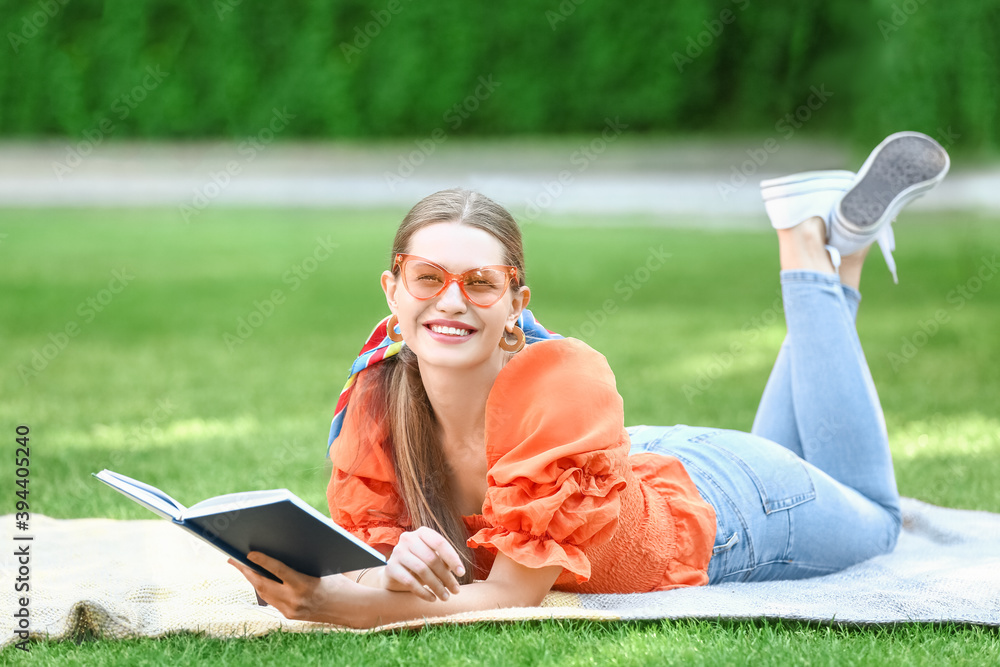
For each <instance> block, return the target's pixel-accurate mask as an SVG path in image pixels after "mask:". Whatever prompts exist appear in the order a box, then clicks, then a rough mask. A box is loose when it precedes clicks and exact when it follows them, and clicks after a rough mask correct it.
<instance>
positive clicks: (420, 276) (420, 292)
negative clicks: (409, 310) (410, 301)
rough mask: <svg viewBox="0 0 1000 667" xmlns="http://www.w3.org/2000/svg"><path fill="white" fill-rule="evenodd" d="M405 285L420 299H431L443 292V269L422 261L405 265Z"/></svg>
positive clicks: (409, 262)
mask: <svg viewBox="0 0 1000 667" xmlns="http://www.w3.org/2000/svg"><path fill="white" fill-rule="evenodd" d="M403 284H404V285H406V289H407V291H408V292H409V293H410V294H412V295H413V296H415V297H416V298H418V299H429V298H431V297H432V296H434V295H435V294H437V293H438V292H440V291H441V286H442V285H444V274H443V273H441V269H439V268H437V267H436V266H433V265H432V264H428V263H427V262H421V261H413V260H411V261H408V262H404V263H403Z"/></svg>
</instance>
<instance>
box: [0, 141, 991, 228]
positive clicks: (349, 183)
mask: <svg viewBox="0 0 1000 667" xmlns="http://www.w3.org/2000/svg"><path fill="white" fill-rule="evenodd" d="M605 136H608V137H610V139H609V140H605V139H604V138H602V137H601V135H599V134H598V135H592V136H590V137H579V138H573V137H561V138H549V137H539V138H538V139H504V140H482V139H479V140H474V139H464V138H455V137H452V138H447V137H446V138H445V139H444V140H443V141H442V142H440V143H436V142H435V141H433V140H432V139H431V138H430V137H428V138H427V139H424V140H419V139H418V140H408V141H407V140H394V141H375V142H338V143H330V142H308V143H307V142H302V143H296V142H275V143H273V144H270V145H267V144H263V143H259V142H256V141H254V140H252V139H248V141H244V142H215V143H139V142H136V143H130V142H118V143H109V144H105V145H98V146H91V145H89V144H87V143H86V142H81V143H79V144H76V145H72V144H68V143H65V142H58V141H53V142H43V143H16V142H7V143H3V144H0V207H22V206H26V207H35V206H60V207H80V206H82V207H90V206H111V207H125V206H148V205H152V206H176V207H178V209H179V211H180V212H181V213H182V215H183V214H184V211H185V210H186V211H187V214H188V216H189V217H190V216H192V215H197V213H199V212H200V211H201V210H204V209H205V208H208V207H214V206H262V205H263V206H275V207H315V208H324V207H337V208H373V207H385V208H408V207H410V206H412V205H413V204H414V203H416V202H417V201H418V200H419V199H421V198H422V197H424V196H426V195H427V194H429V193H431V192H434V191H436V190H440V189H443V188H448V187H456V186H460V187H467V188H472V189H477V190H480V191H482V192H483V193H485V194H486V195H488V196H490V197H492V198H494V199H496V200H498V201H500V202H501V203H503V204H504V205H506V206H507V207H508V208H510V210H511V211H512V212H513V213H514V215H515V216H516V217H517V218H518V219H519V220H521V221H522V222H524V221H530V220H534V219H536V218H539V217H544V216H552V215H555V216H559V215H567V214H569V215H574V216H579V215H580V214H588V215H593V216H600V215H601V214H606V213H612V212H614V213H619V214H621V213H627V214H636V215H648V216H651V221H650V222H651V224H684V222H685V220H691V221H692V222H696V224H698V225H705V224H717V225H733V226H742V225H747V226H754V225H757V224H759V223H760V220H761V218H762V217H763V215H764V212H763V207H762V205H761V200H760V195H759V189H758V184H759V182H760V181H761V180H762V179H764V178H770V177H774V176H779V175H782V174H787V173H793V172H796V171H802V170H808V169H845V168H846V169H852V170H856V169H857V168H858V167H859V166H860V164H861V162H862V161H863V159H864V156H863V155H862V156H858V155H857V151H856V150H855V151H853V152H852V151H850V150H849V149H847V148H845V147H842V146H838V145H835V144H831V143H815V142H813V143H809V142H806V141H805V140H798V138H797V137H792V138H791V139H790V140H788V141H786V142H784V143H777V144H776V145H777V148H776V149H775V148H774V146H775V144H771V145H769V146H768V147H769V148H771V149H772V150H771V152H768V151H767V150H765V148H764V140H754V139H746V140H733V139H714V138H697V139H691V140H678V139H671V140H655V139H654V140H649V139H645V138H636V137H629V136H622V137H620V138H619V137H617V136H615V135H613V134H607V135H605ZM84 153H85V154H84ZM998 186H1000V166H998V165H982V164H979V165H975V166H965V165H963V164H962V161H961V160H958V161H954V160H953V163H952V171H951V173H950V174H949V176H948V178H947V179H946V180H945V182H944V183H943V184H942V186H941V187H940V188H939V189H938V190H936V191H935V192H934V193H933V196H930V197H925V198H923V199H921V200H919V201H918V202H917V203H916V204H915V205H914V208H916V209H923V210H955V211H965V212H975V211H982V212H993V213H996V212H998V211H1000V187H998ZM185 207H186V209H185Z"/></svg>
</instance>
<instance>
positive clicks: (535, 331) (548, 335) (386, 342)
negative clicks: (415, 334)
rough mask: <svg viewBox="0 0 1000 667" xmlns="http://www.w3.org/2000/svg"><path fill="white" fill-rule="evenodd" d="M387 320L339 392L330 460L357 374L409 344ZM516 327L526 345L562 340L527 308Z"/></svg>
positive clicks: (333, 424) (373, 335) (331, 428)
mask: <svg viewBox="0 0 1000 667" xmlns="http://www.w3.org/2000/svg"><path fill="white" fill-rule="evenodd" d="M388 321H389V318H388V317H387V318H385V319H384V320H382V321H381V322H379V323H378V324H376V325H375V328H374V329H373V330H372V332H371V334H370V335H369V336H368V341H367V342H366V343H365V344H364V346H363V347H362V348H361V353H360V354H359V355H358V358H357V359H355V360H354V363H353V364H351V372H350V377H348V378H347V384H345V385H344V388H343V390H341V392H340V398H339V399H337V409H336V411H335V413H334V416H333V423H332V424H330V439H329V441H328V442H327V445H326V456H327V458H329V457H330V446H331V445H333V441H334V439H335V438H336V437H337V436H338V435H340V429H341V428H343V426H344V415H345V414H346V413H347V403H348V402H349V401H350V400H351V393H352V391H353V390H354V383H355V382H356V381H357V379H358V374H359V373H361V371H363V370H365V369H366V368H368V367H369V366H371V365H372V364H377V363H378V362H380V361H382V360H383V359H388V358H389V357H391V356H394V355H396V354H398V353H399V351H400V349H402V347H403V346H404V345H406V341H400V342H398V343H394V342H393V341H392V340H390V339H389V336H388V335H387V334H386V332H385V325H386V323H387V322H388ZM517 326H519V327H521V329H522V330H523V331H524V342H525V343H526V344H528V343H537V342H538V341H540V340H552V339H555V338H562V336H560V335H559V334H557V333H554V332H552V331H549V330H548V329H546V328H545V327H543V326H542V325H541V324H539V323H538V320H536V319H535V316H534V315H532V314H531V311H530V310H528V309H527V308H526V309H524V311H522V312H521V317H519V318H518V320H517Z"/></svg>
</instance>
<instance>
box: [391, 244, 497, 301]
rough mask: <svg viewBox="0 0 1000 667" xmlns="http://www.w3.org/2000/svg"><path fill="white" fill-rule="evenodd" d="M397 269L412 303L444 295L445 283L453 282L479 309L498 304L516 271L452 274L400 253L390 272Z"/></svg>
mask: <svg viewBox="0 0 1000 667" xmlns="http://www.w3.org/2000/svg"><path fill="white" fill-rule="evenodd" d="M397 266H398V267H399V268H400V274H401V275H402V276H403V286H404V287H405V288H406V291H407V292H409V293H410V296H412V297H413V298H414V299H421V300H423V299H432V298H434V297H436V296H437V295H439V294H441V293H442V292H444V291H445V289H446V288H447V287H448V284H449V283H451V282H456V283H458V288H459V289H460V290H462V294H463V295H465V298H466V299H468V300H469V301H470V302H472V303H473V304H475V305H477V306H479V307H481V308H488V307H489V306H492V305H493V304H495V303H496V302H497V301H499V300H500V299H501V297H503V295H504V294H506V293H507V287H508V286H509V285H510V283H511V281H513V280H517V267H514V266H504V265H495V266H480V267H479V268H477V269H469V270H468V271H463V272H462V273H452V272H451V271H448V269H446V268H444V267H443V266H441V265H440V264H435V263H434V262H432V261H430V260H429V259H425V258H423V257H418V256H417V255H406V254H403V253H399V254H397V255H396V259H395V261H394V262H393V264H392V269H393V271H395V270H396V267H397Z"/></svg>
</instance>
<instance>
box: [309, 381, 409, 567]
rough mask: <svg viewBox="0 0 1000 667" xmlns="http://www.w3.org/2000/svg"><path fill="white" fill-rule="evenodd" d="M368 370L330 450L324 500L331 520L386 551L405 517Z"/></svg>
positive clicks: (401, 527) (360, 382)
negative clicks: (329, 465)
mask: <svg viewBox="0 0 1000 667" xmlns="http://www.w3.org/2000/svg"><path fill="white" fill-rule="evenodd" d="M367 375H368V373H367V372H364V373H361V375H359V376H358V381H357V385H355V389H354V395H353V396H352V397H351V402H350V403H349V404H348V406H347V414H346V415H345V416H344V426H343V429H342V430H341V432H340V435H338V436H337V438H336V440H334V441H333V444H332V446H331V448H330V459H331V461H332V462H333V470H332V471H331V474H330V484H329V486H327V490H326V499H327V502H328V503H329V505H330V518H332V519H333V520H334V522H336V523H337V524H339V525H340V526H343V527H344V528H345V529H347V530H349V531H350V532H351V533H353V534H354V535H355V536H356V537H357V538H358V539H360V540H363V541H364V542H365V543H367V544H368V545H369V546H371V547H373V548H375V549H377V550H379V551H382V552H387V551H388V550H390V549H391V548H392V547H394V546H396V543H397V542H398V541H399V536H400V535H401V534H402V533H403V532H404V531H405V530H408V528H407V527H406V526H408V525H409V518H408V515H407V514H406V509H405V507H404V506H403V502H402V499H401V498H400V497H399V494H398V493H397V492H396V475H395V471H394V469H393V465H392V461H391V459H390V458H389V455H388V454H387V450H386V449H385V448H384V443H385V442H386V438H387V437H388V432H387V429H386V427H385V425H384V422H383V421H382V420H380V419H378V418H377V417H376V416H375V414H374V413H373V410H372V401H373V399H374V398H375V397H374V396H373V392H372V391H371V386H370V385H371V383H370V378H368V377H366V376H367Z"/></svg>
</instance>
